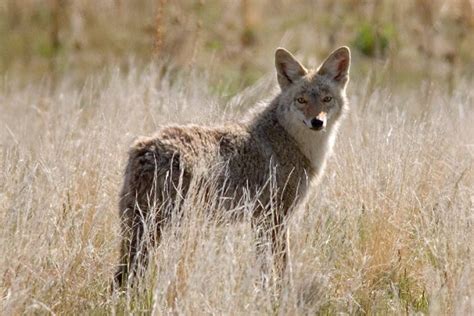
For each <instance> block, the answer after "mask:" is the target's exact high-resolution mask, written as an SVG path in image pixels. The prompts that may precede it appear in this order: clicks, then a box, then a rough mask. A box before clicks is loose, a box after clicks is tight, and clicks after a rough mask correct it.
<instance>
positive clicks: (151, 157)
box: [114, 47, 350, 287]
mask: <svg viewBox="0 0 474 316" xmlns="http://www.w3.org/2000/svg"><path fill="white" fill-rule="evenodd" d="M275 66H276V70H277V75H278V83H279V85H280V88H281V93H279V94H278V95H277V96H276V97H275V98H274V99H273V101H271V102H270V103H269V104H268V105H267V106H266V108H265V109H264V110H263V111H262V112H259V113H258V114H257V115H255V117H253V119H251V120H250V121H248V122H245V123H244V122H233V123H229V124H226V125H223V126H218V127H203V126H194V125H193V126H169V127H163V128H162V129H160V131H159V132H158V133H157V134H156V135H154V136H152V137H145V138H141V139H139V140H137V141H136V142H135V144H134V145H133V146H132V148H131V149H130V156H129V160H128V164H127V167H126V171H125V177H124V183H123V188H122V192H121V194H120V217H121V221H122V234H123V241H122V248H121V258H120V266H119V269H118V271H117V273H116V275H115V282H114V283H115V285H116V286H119V287H120V286H122V285H123V284H124V282H126V281H128V280H130V279H132V278H134V277H136V276H137V275H139V274H141V272H143V271H144V270H145V268H146V266H147V262H148V249H149V247H150V246H157V245H158V243H159V241H160V235H161V232H162V226H163V225H164V224H166V222H167V220H169V218H170V216H171V213H170V212H169V211H167V210H169V209H174V210H176V207H175V206H176V205H174V202H175V201H176V200H177V199H178V198H182V197H186V195H189V194H190V190H192V189H193V188H195V187H196V186H193V185H192V183H195V181H200V180H199V179H212V181H214V184H213V187H215V188H218V192H219V196H221V197H225V198H226V199H225V201H227V203H228V207H229V208H230V207H231V206H232V204H234V206H235V204H237V203H238V202H239V200H241V199H242V197H243V196H247V197H248V196H250V197H252V198H253V199H255V200H256V201H257V202H258V203H256V206H255V208H254V210H253V212H252V216H251V217H252V223H253V224H254V227H255V228H256V229H257V231H258V232H259V234H261V233H262V232H264V233H265V234H264V235H266V237H268V238H269V240H271V242H272V243H271V244H272V252H273V254H274V256H275V262H277V267H278V269H279V271H280V272H282V271H283V269H284V267H285V265H286V247H287V246H286V236H285V235H286V228H285V223H286V218H287V216H288V215H289V213H290V211H291V209H293V208H294V206H295V205H297V204H298V203H299V202H301V201H302V200H303V198H304V197H305V195H306V192H307V191H308V189H310V188H311V186H313V185H314V184H315V183H316V182H317V180H318V179H319V178H320V176H321V174H322V172H323V170H324V167H325V164H326V159H327V158H328V156H329V155H330V154H331V152H332V148H333V145H334V141H335V138H336V134H337V130H338V127H339V124H340V121H341V118H342V116H343V113H344V112H345V111H346V110H347V101H346V92H345V91H346V85H347V83H348V81H349V66H350V51H349V49H348V48H347V47H341V48H339V49H337V50H336V51H334V52H333V53H332V54H330V55H329V57H328V58H327V59H326V60H325V61H324V62H323V64H322V65H321V66H320V67H319V68H318V69H317V70H314V71H311V70H307V69H306V68H305V67H304V66H303V65H301V64H300V63H299V62H298V61H297V60H296V59H295V57H294V56H293V55H292V54H291V53H289V52H288V51H287V50H285V49H283V48H279V49H277V51H276V53H275ZM216 166H218V167H216ZM165 204H166V205H165ZM170 205H171V206H172V207H171V208H170V207H169V206H170ZM167 206H168V208H167ZM226 206H227V205H226ZM233 215H237V216H236V217H241V216H239V215H243V214H233ZM233 217H234V216H233ZM150 227H152V228H153V229H152V230H150V229H149V228H150Z"/></svg>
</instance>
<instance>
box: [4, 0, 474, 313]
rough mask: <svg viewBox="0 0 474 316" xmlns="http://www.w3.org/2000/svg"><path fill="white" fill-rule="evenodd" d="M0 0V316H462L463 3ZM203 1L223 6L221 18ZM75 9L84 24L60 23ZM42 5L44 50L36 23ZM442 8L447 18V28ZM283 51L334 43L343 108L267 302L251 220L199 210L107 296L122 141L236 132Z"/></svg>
mask: <svg viewBox="0 0 474 316" xmlns="http://www.w3.org/2000/svg"><path fill="white" fill-rule="evenodd" d="M5 3H6V5H3V4H0V16H2V17H8V19H2V20H1V22H0V34H2V36H0V46H2V47H7V49H5V50H1V52H0V61H1V63H0V70H1V71H2V77H1V81H0V253H1V254H2V255H1V256H0V294H1V296H0V314H3V315H18V314H109V313H117V314H124V313H125V314H128V313H134V314H141V313H152V314H154V315H161V314H168V313H177V314H193V315H194V314H232V315H248V314H250V315H256V314H288V315H295V314H296V315H298V314H315V313H319V314H329V315H332V314H339V313H349V314H415V313H423V314H434V315H447V314H457V315H469V314H473V313H474V265H473V262H474V253H473V249H472V247H473V246H472V245H473V244H474V227H473V225H474V223H473V221H474V206H473V203H474V169H473V166H472V164H473V157H474V124H473V123H472V122H473V121H474V90H473V89H472V87H473V85H474V79H473V75H474V73H473V69H474V67H473V65H474V64H473V61H474V56H473V55H472V52H473V51H474V50H473V49H471V48H472V43H474V41H471V40H470V38H472V34H474V32H470V31H469V30H471V28H470V27H472V26H471V24H469V23H471V22H470V21H471V20H470V18H471V15H463V14H464V13H465V12H466V9H465V10H464V11H463V10H462V8H463V7H462V5H461V4H463V3H465V2H463V1H457V2H453V3H456V5H454V4H453V5H452V6H451V7H449V8H445V6H443V5H441V4H440V3H441V2H437V1H432V2H430V1H428V2H427V1H415V2H413V3H416V5H417V6H419V7H418V10H415V11H413V10H414V8H413V7H411V6H410V3H411V2H410V1H397V2H392V1H381V2H380V3H383V5H380V6H374V7H373V8H372V7H371V6H370V5H367V4H360V5H358V3H359V2H357V1H341V2H340V3H343V4H341V5H333V6H331V4H330V3H332V1H320V2H314V3H315V5H318V6H321V7H322V8H323V9H324V10H322V11H319V10H317V8H314V6H310V5H309V4H305V5H303V4H298V5H296V6H295V7H294V14H292V15H290V16H288V14H287V12H289V11H288V10H289V9H290V8H291V2H290V1H277V3H278V6H276V7H275V8H273V9H271V10H266V9H265V8H266V7H265V4H266V2H265V1H262V2H261V3H260V4H259V5H258V6H256V7H253V6H251V7H250V8H247V9H246V6H250V5H249V2H247V1H242V2H241V4H240V6H241V8H240V7H238V6H236V5H235V4H234V3H237V2H232V1H223V2H220V3H221V4H219V3H218V2H213V1H209V2H206V1H202V2H198V3H197V4H193V2H191V1H182V3H181V2H180V3H179V5H178V4H176V3H178V2H176V3H173V2H167V1H158V2H153V3H152V1H144V0H140V1H137V2H136V3H137V4H136V10H137V11H133V10H132V8H133V7H134V6H132V5H131V4H127V3H125V2H122V1H116V2H112V1H103V2H100V3H101V4H102V6H103V7H101V8H102V9H103V10H102V11H100V10H99V11H98V12H104V16H101V15H100V14H97V13H96V15H94V13H93V12H94V10H97V8H95V9H94V7H93V6H92V4H91V2H90V1H78V2H77V3H76V2H67V1H66V2H65V3H69V6H67V7H65V8H66V9H67V10H66V9H64V8H63V7H62V6H59V7H54V4H55V3H59V4H61V3H62V2H56V1H51V2H50V3H49V4H48V5H52V7H48V6H46V5H43V4H42V3H43V2H40V1H34V0H28V1H24V3H22V5H23V6H24V8H23V9H22V8H18V6H19V7H21V5H18V3H21V2H15V1H6V2H5ZM71 3H74V5H71ZM364 3H365V2H364ZM351 4H354V8H355V9H353V12H350V11H351V8H352V7H351ZM15 5H17V6H15ZM220 5H221V6H223V7H224V8H226V6H227V7H230V9H228V10H224V11H223V12H224V13H223V14H221V15H220V14H219V12H221V11H219V10H220V9H222V8H221V7H219V6H220ZM436 5H439V7H437V6H436ZM74 6H77V7H74ZM423 6H425V7H424V8H425V10H422V8H423ZM310 7H311V8H312V9H311V10H309V9H308V8H310ZM395 7H396V9H397V10H395V11H394V12H395V13H396V14H393V16H392V15H390V12H392V11H390V8H395ZM55 8H56V9H55ZM104 8H105V9H110V10H112V9H113V10H123V12H122V13H121V15H117V14H115V13H114V12H115V11H108V10H105V9H104ZM147 8H148V9H149V12H153V14H151V13H150V14H148V15H145V13H146V12H147V11H146V9H147ZM150 8H151V9H150ZM160 8H161V9H160ZM219 8H220V9H219ZM460 8H461V9H460ZM471 8H472V7H471ZM128 9H130V10H132V11H127V10H128ZM42 10H44V11H42ZM55 10H57V11H55ZM75 10H78V12H82V13H83V14H82V15H81V16H83V18H84V19H85V20H86V22H87V23H85V22H84V23H85V24H84V23H83V24H81V22H80V20H78V21H79V22H77V21H76V22H74V23H76V24H74V23H73V22H70V24H68V23H69V22H67V23H66V22H64V21H75V20H74V18H73V16H74V15H75V14H76V13H77V12H76V11H75ZM160 10H161V12H162V13H160ZM239 10H240V11H239ZM410 10H411V11H410ZM456 10H458V11H456ZM459 10H460V11H459ZM54 12H56V14H57V17H58V21H59V22H58V25H59V31H58V34H57V36H58V39H59V44H57V46H55V45H56V44H55V45H53V44H54V38H55V36H56V35H55V34H54V32H51V31H48V30H49V29H48V28H42V27H41V26H45V27H46V26H47V27H50V26H51V23H50V22H51V21H50V20H49V19H53V18H54V17H55V14H54ZM117 12H120V11H117ZM183 12H190V15H189V18H186V19H183V17H184V16H185V14H184V13H183ZM232 12H238V13H239V14H241V15H242V17H239V16H237V17H236V16H235V15H232ZM285 12H286V13H285ZM327 12H331V15H330V17H327V18H326V19H324V16H328V14H327ZM406 12H411V13H410V14H409V15H408V16H407V19H406V20H404V19H403V18H402V17H403V16H404V15H403V14H404V13H406ZM430 12H431V13H430ZM453 12H454V13H456V12H457V13H456V14H458V15H454V16H458V17H461V18H462V19H460V20H459V19H458V20H456V19H453V20H449V17H450V16H451V15H452V14H454V13H453ZM459 12H461V13H463V14H460V13H459ZM379 13H380V14H379ZM468 13H469V12H468ZM140 14H143V18H141V15H140ZM160 14H161V15H160ZM285 14H286V16H285ZM417 14H418V15H423V14H424V15H425V17H424V18H422V17H420V16H418V15H417ZM450 14H451V15H450ZM255 15H256V16H257V17H256V18H255V17H254V16H255ZM270 15H271V16H272V17H273V18H272V19H268V20H267V19H266V18H268V17H269V16H270ZM160 16H161V17H162V18H160ZM417 16H418V17H417ZM466 16H467V17H466ZM112 17H114V18H112ZM368 17H372V18H373V20H370V21H371V24H370V25H376V26H377V27H378V29H380V30H384V29H387V30H390V29H391V28H393V30H394V31H390V32H389V31H387V32H388V33H386V34H385V33H383V34H385V35H383V36H382V35H381V34H379V35H377V36H375V38H379V37H381V36H382V37H386V38H387V40H388V41H389V42H388V44H387V45H388V46H387V48H383V47H385V46H383V44H377V45H375V48H374V47H373V46H370V45H369V46H367V45H365V44H364V45H363V44H361V43H360V41H358V40H357V39H358V36H362V35H363V34H367V33H370V32H371V31H370V30H369V31H367V30H365V31H364V27H365V28H366V29H367V26H364V25H362V24H361V21H363V20H364V19H367V18H368ZM389 17H390V19H389ZM240 18H241V19H242V20H239V19H240ZM235 19H237V22H236V21H235ZM298 19H300V20H301V21H300V20H298ZM53 20H54V19H53ZM342 20H344V21H345V22H344V23H343V27H341V28H338V26H339V24H338V21H339V22H340V21H342ZM29 21H30V22H31V23H32V24H33V26H37V28H35V27H33V26H28V22H29ZM91 21H92V22H91ZM124 21H132V22H133V23H132V24H133V25H134V27H135V28H128V29H127V27H126V25H127V24H126V23H125V22H124ZM314 21H317V23H316V22H314ZM381 21H382V22H384V23H385V24H387V23H388V24H390V25H391V26H390V25H389V26H390V27H389V26H386V25H385V24H384V23H382V22H381ZM420 21H421V22H422V24H420V26H417V23H419V22H420ZM456 21H458V22H456ZM459 21H461V22H459ZM473 21H474V19H473ZM106 22H108V23H106ZM421 22H420V23H421ZM120 23H125V24H124V25H122V26H120ZM173 23H175V24H173ZM183 23H184V24H185V26H182V24H183ZM341 23H342V22H341ZM430 23H432V24H433V25H436V27H437V28H433V29H432V28H431V24H430ZM456 23H464V24H456ZM53 24H54V23H53ZM66 24H67V26H64V25H66ZM241 24H243V26H244V27H241ZM71 25H76V26H77V25H79V26H77V27H76V28H73V27H72V26H71ZM80 25H83V26H82V27H80ZM84 25H85V26H84ZM150 25H151V26H150ZM215 25H217V26H216V27H214V26H215ZM236 25H237V26H239V27H237V26H236ZM384 25H385V27H384ZM440 25H441V26H440ZM11 27H15V29H13V30H16V31H12V29H11ZM116 27H118V28H116ZM318 27H320V29H318ZM379 27H380V28H379ZM412 27H413V29H414V30H413V31H412V32H411V33H410V32H409V30H411V28H412ZM417 27H418V28H417ZM52 29H53V31H54V27H52ZM150 29H151V30H150ZM45 30H46V31H45ZM73 30H76V31H74V32H76V33H74V32H73ZM114 30H115V31H114ZM223 30H224V31H225V32H224V31H223ZM336 30H340V31H337V32H336ZM420 30H421V31H420ZM270 31H273V32H270ZM417 32H421V33H417ZM429 32H433V34H431V33H429ZM463 32H464V33H463ZM224 33H225V34H224ZM71 34H75V35H74V36H76V37H74V36H72V35H71ZM265 34H270V35H268V38H267V37H266V35H265ZM361 34H362V35H361ZM420 34H424V36H423V35H420ZM427 34H428V35H429V34H431V35H432V36H431V37H430V36H428V35H427ZM3 35H5V36H3ZM193 35H194V37H193ZM312 35H314V37H313V38H311V39H307V37H306V36H312ZM366 36H368V35H366ZM455 36H458V37H455ZM369 38H371V37H370V36H369ZM191 39H195V41H194V42H193V41H192V40H191ZM429 39H433V40H432V41H430V40H429ZM445 39H448V40H449V41H452V43H451V42H449V41H448V42H446V41H445ZM33 40H34V41H39V42H34V43H32V42H31V41H33ZM42 40H44V42H41V41H42ZM76 40H77V41H78V43H76V42H75V41H76ZM377 41H378V40H377ZM153 43H154V45H155V46H153ZM318 43H322V44H321V46H318ZM380 43H383V41H382V42H380ZM417 43H418V44H419V43H422V48H417V45H418V44H417ZM436 43H441V44H440V47H441V49H440V50H437V49H435V47H434V46H433V47H431V46H430V45H435V44H436ZM453 43H455V44H456V45H458V46H453V45H454V44H453ZM2 44H5V45H2ZM280 44H285V45H286V46H288V47H289V48H290V49H296V50H297V51H298V52H299V55H300V56H302V57H303V59H304V60H305V61H308V62H309V63H310V64H313V65H315V64H317V62H316V60H314V59H315V58H316V59H318V58H319V57H321V56H323V55H325V54H326V53H327V51H328V50H331V49H333V48H335V47H333V46H337V45H339V44H348V45H350V46H351V48H352V50H353V53H354V55H353V57H354V60H353V61H354V67H353V71H352V73H351V82H350V83H349V91H348V96H349V99H350V107H351V111H350V113H349V115H348V117H347V118H346V120H345V122H344V124H343V127H342V129H341V132H340V134H339V137H338V141H337V143H336V149H335V154H334V156H333V157H332V159H331V160H330V162H329V164H328V167H327V169H326V173H325V175H324V177H323V180H322V182H321V184H320V185H319V186H317V187H316V188H315V189H314V190H313V192H312V194H311V196H310V198H309V200H308V203H307V204H306V205H305V207H302V208H301V209H299V210H298V211H297V212H296V213H295V214H294V216H293V217H292V218H291V222H290V258H289V267H288V269H287V271H286V275H285V277H284V279H283V280H282V281H281V282H282V283H281V284H282V288H281V293H280V296H279V297H276V295H275V291H274V289H273V288H272V287H263V286H262V285H261V284H260V283H259V273H260V272H261V271H260V265H259V264H258V263H257V258H256V254H255V249H254V248H255V247H254V236H253V234H252V231H251V228H250V224H249V223H248V222H243V223H241V224H237V225H226V226H219V225H216V223H214V222H213V221H212V220H208V219H206V218H203V217H200V216H194V217H193V216H191V217H190V218H189V219H188V220H185V221H184V222H183V223H181V224H180V227H179V228H178V227H176V226H173V225H172V226H170V227H169V228H168V229H167V231H166V232H165V234H164V238H163V241H162V244H161V245H160V247H159V248H157V249H156V250H155V251H154V255H153V262H152V267H151V269H150V271H149V274H148V275H147V278H146V280H145V282H144V284H142V286H140V287H139V288H136V289H134V290H132V291H129V292H127V293H126V294H125V295H121V296H119V295H117V294H112V293H111V292H110V291H109V286H110V282H111V278H112V276H113V273H114V270H115V265H116V264H117V262H118V247H119V241H120V236H119V218H118V208H117V204H118V192H119V188H120V184H121V180H122V174H123V169H124V166H125V160H126V152H127V148H128V146H129V145H130V144H131V142H132V141H133V139H135V137H136V136H138V135H147V134H151V133H153V131H155V130H156V129H157V128H158V127H159V126H162V125H164V124H170V123H180V124H185V123H197V124H205V125H210V124H219V123H221V122H224V121H227V120H236V119H238V118H240V117H242V116H243V115H244V113H246V112H248V111H249V110H251V109H252V107H253V106H255V104H256V102H257V101H259V100H268V99H270V98H271V97H272V96H273V95H275V93H276V92H277V91H278V89H277V87H276V80H275V74H274V72H273V71H272V67H273V52H274V49H275V47H276V46H278V45H280ZM15 45H16V46H15ZM147 45H148V46H147ZM183 45H189V47H188V46H183ZM378 45H380V46H378ZM420 45H421V44H420ZM436 45H438V44H436ZM144 47H148V50H146V49H144ZM153 47H155V48H154V49H153ZM367 47H369V48H370V47H372V48H373V49H375V50H374V51H370V49H369V48H367ZM436 47H438V46H436ZM367 49H368V50H367ZM449 49H454V50H453V51H454V55H453V53H452V52H453V51H450V50H449ZM430 51H432V52H434V53H433V54H431V53H429V52H430ZM444 51H446V54H447V55H446V54H445V53H443V52H444ZM132 55H133V56H135V57H134V58H129V57H130V56H132ZM152 56H154V57H152ZM150 59H153V61H152V62H150ZM99 65H101V66H100V67H99ZM247 202H248V204H250V203H251V201H247ZM186 208H187V209H188V210H189V213H190V214H198V213H200V211H202V212H204V213H205V212H206V210H207V208H206V205H199V204H198V205H187V206H186ZM268 260H271V258H268Z"/></svg>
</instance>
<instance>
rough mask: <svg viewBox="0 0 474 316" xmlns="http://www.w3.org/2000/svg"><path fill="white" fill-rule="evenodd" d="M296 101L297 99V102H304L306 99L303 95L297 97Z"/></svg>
mask: <svg viewBox="0 0 474 316" xmlns="http://www.w3.org/2000/svg"><path fill="white" fill-rule="evenodd" d="M296 101H298V103H306V100H305V99H304V98H303V97H299V98H298V99H296Z"/></svg>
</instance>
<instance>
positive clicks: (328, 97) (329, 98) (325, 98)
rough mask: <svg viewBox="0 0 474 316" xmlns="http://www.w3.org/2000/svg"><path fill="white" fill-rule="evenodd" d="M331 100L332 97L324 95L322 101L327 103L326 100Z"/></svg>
mask: <svg viewBox="0 0 474 316" xmlns="http://www.w3.org/2000/svg"><path fill="white" fill-rule="evenodd" d="M331 100H332V97H330V96H327V97H324V99H323V102H326V103H327V102H330V101H331Z"/></svg>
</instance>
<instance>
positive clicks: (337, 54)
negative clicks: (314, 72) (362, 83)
mask: <svg viewBox="0 0 474 316" xmlns="http://www.w3.org/2000/svg"><path fill="white" fill-rule="evenodd" d="M350 64H351V51H350V50H349V47H346V46H342V47H340V48H338V49H336V50H335V51H334V52H332V53H331V55H329V57H328V58H326V60H325V61H324V62H323V64H322V65H321V66H320V67H319V69H318V74H320V75H322V76H326V77H329V78H330V79H331V80H334V81H336V82H337V83H338V84H340V85H342V86H344V85H345V84H346V83H347V81H348V80H349V67H350Z"/></svg>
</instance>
